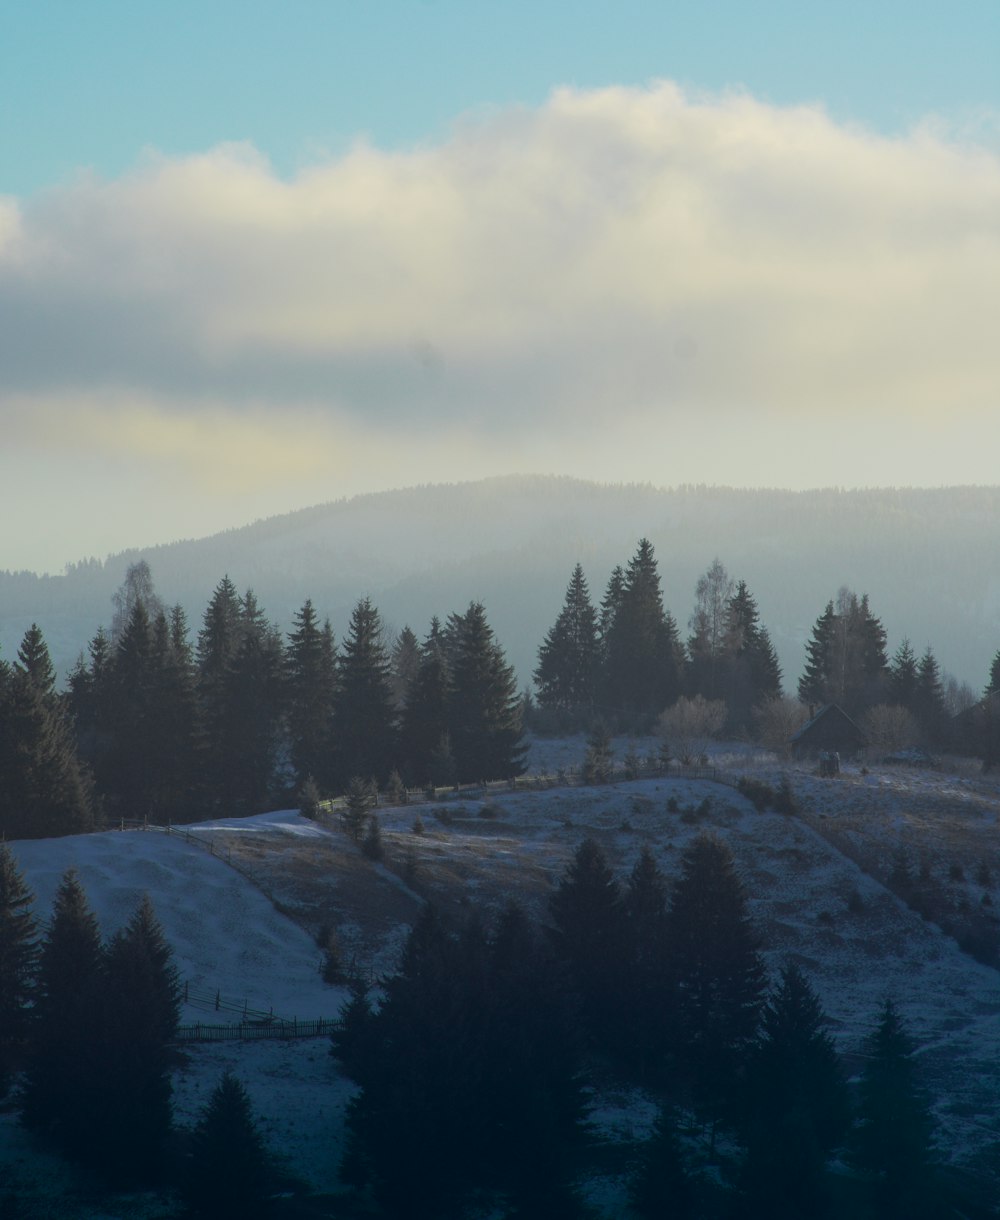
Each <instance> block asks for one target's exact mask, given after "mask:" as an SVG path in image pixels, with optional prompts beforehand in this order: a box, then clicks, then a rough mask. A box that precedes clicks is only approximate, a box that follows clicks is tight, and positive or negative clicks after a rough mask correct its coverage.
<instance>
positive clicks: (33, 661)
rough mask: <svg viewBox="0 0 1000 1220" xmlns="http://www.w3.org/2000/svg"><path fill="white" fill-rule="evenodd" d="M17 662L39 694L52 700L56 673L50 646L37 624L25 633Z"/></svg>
mask: <svg viewBox="0 0 1000 1220" xmlns="http://www.w3.org/2000/svg"><path fill="white" fill-rule="evenodd" d="M17 661H18V665H19V666H20V667H21V668H22V669H23V670H24V672H25V673H26V674H27V675H28V677H29V678H30V679H31V681H32V683H33V685H34V686H35V688H36V689H37V690H38V692H39V693H40V694H41V695H43V696H45V698H46V699H51V698H52V697H53V695H54V693H55V685H56V671H55V669H54V667H53V665H52V658H51V656H50V655H49V646H48V644H46V642H45V638H44V636H43V635H42V632H41V628H40V627H39V626H38V624H37V623H32V624H31V626H30V627H29V628H28V630H27V631H26V632H25V633H24V638H23V639H22V641H21V645H20V647H19V648H18V650H17Z"/></svg>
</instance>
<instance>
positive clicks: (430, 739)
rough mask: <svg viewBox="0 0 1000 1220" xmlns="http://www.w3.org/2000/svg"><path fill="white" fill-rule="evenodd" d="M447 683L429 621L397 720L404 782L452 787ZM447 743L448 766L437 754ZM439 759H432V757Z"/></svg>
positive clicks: (436, 632) (435, 627)
mask: <svg viewBox="0 0 1000 1220" xmlns="http://www.w3.org/2000/svg"><path fill="white" fill-rule="evenodd" d="M449 699H450V682H449V677H448V667H447V663H446V661H445V646H444V640H443V638H442V632H441V624H440V622H439V621H438V619H437V618H434V619H433V620H432V621H431V627H430V632H429V634H428V636H427V639H426V640H425V641H424V644H423V646H422V648H421V652H420V664H419V665H418V667H417V671H416V673H415V674H414V675H413V678H412V680H411V682H410V685H409V687H408V688H407V692H406V699H405V701H404V705H403V711H402V713H401V716H400V754H401V755H402V760H403V770H404V774H405V776H406V778H407V779H408V780H409V781H410V782H411V783H414V784H425V783H428V782H430V783H433V784H447V783H454V780H455V775H454V758H453V757H452V755H451V739H450V737H449V736H448V708H449ZM445 739H446V740H447V742H448V748H447V751H446V753H447V765H446V766H444V767H443V768H442V766H441V765H440V764H441V763H442V762H443V761H445V760H444V756H443V754H440V749H441V743H442V741H443V740H445ZM436 753H437V754H439V757H438V758H437V759H435V754H436Z"/></svg>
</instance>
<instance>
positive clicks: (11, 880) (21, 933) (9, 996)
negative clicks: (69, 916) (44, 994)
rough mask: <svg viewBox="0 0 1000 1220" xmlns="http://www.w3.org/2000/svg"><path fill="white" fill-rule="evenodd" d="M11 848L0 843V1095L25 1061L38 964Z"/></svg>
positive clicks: (27, 897) (26, 898)
mask: <svg viewBox="0 0 1000 1220" xmlns="http://www.w3.org/2000/svg"><path fill="white" fill-rule="evenodd" d="M33 902H34V895H33V894H32V893H31V891H30V890H29V889H28V887H27V885H26V884H25V881H24V877H23V875H22V873H21V871H20V870H19V868H18V867H17V861H16V860H15V859H14V853H13V852H12V851H11V849H10V847H9V846H8V845H7V844H6V843H4V842H0V1098H2V1097H3V1096H4V1095H5V1094H6V1092H7V1088H8V1086H9V1083H10V1079H11V1076H12V1074H13V1073H14V1072H15V1071H17V1070H18V1069H20V1067H21V1066H22V1064H23V1062H24V1055H25V1050H26V1043H27V1034H28V1024H29V1019H30V1007H31V1003H32V1001H33V999H34V987H35V971H36V968H37V965H38V927H37V924H36V922H35V917H34V914H33V913H32V910H31V907H32V903H33Z"/></svg>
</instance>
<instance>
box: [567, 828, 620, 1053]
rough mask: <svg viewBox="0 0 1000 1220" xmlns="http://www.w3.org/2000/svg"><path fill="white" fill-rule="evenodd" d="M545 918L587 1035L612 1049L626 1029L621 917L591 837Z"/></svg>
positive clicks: (578, 852) (578, 851)
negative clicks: (587, 1028)
mask: <svg viewBox="0 0 1000 1220" xmlns="http://www.w3.org/2000/svg"><path fill="white" fill-rule="evenodd" d="M549 914H550V916H551V918H552V937H553V944H554V945H555V948H556V952H557V954H558V955H559V957H560V958H561V959H562V960H563V961H564V962H565V964H566V968H567V970H568V973H569V976H570V978H571V980H572V982H573V985H574V987H575V989H576V992H577V994H578V995H579V997H580V1000H581V1009H582V1011H583V1013H584V1014H585V1017H584V1019H585V1020H586V1021H587V1023H588V1024H589V1026H590V1030H591V1033H592V1034H593V1035H594V1037H596V1038H597V1040H598V1041H599V1043H601V1044H602V1045H603V1046H605V1047H608V1046H613V1045H614V1046H616V1044H619V1043H620V1039H621V1035H622V1032H623V1028H624V1025H625V1011H624V996H623V987H624V984H625V974H626V963H625V944H626V940H625V916H624V910H623V906H622V895H621V891H620V889H619V886H618V883H617V881H616V880H615V878H614V874H613V873H612V871H611V869H610V867H609V866H608V862H607V859H606V857H605V855H604V852H603V851H602V849H601V847H600V844H599V843H598V842H597V841H596V840H595V839H592V838H589V837H588V838H586V839H584V840H583V841H582V842H581V843H580V845H579V846H578V847H577V849H576V851H575V852H574V854H573V859H572V860H571V861H570V863H569V865H568V867H567V869H566V871H565V873H564V874H563V876H562V878H561V879H560V881H559V885H558V886H557V888H556V890H555V892H554V893H553V894H552V895H551V897H550V898H549ZM616 1048H617V1046H616Z"/></svg>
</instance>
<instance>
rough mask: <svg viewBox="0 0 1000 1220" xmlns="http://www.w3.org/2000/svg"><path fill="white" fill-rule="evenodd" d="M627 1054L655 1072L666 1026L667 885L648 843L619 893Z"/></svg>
mask: <svg viewBox="0 0 1000 1220" xmlns="http://www.w3.org/2000/svg"><path fill="white" fill-rule="evenodd" d="M622 905H623V914H624V936H625V944H624V960H625V963H626V965H627V978H626V984H625V986H626V990H627V1012H628V1025H629V1036H628V1039H627V1049H628V1051H629V1057H630V1059H631V1060H632V1062H633V1063H635V1064H636V1066H637V1067H638V1069H639V1071H640V1073H641V1074H642V1075H644V1076H647V1077H649V1076H651V1077H653V1078H656V1077H658V1076H659V1075H660V1074H661V1073H662V1070H663V1066H664V1064H663V1057H664V1054H665V1052H666V1050H667V1038H668V1034H669V1031H670V1026H671V1016H672V1013H671V999H672V988H671V974H670V957H669V942H668V932H667V887H666V882H665V880H664V878H663V874H662V873H661V872H660V869H659V868H658V866H657V863H656V858H655V856H654V855H653V853H652V851H651V850H650V848H649V847H648V846H647V845H643V847H642V850H641V851H640V853H639V856H638V858H637V860H636V862H635V864H634V866H633V868H632V872H631V874H630V875H629V879H628V884H627V885H626V887H625V893H624V898H623V904H622Z"/></svg>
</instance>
